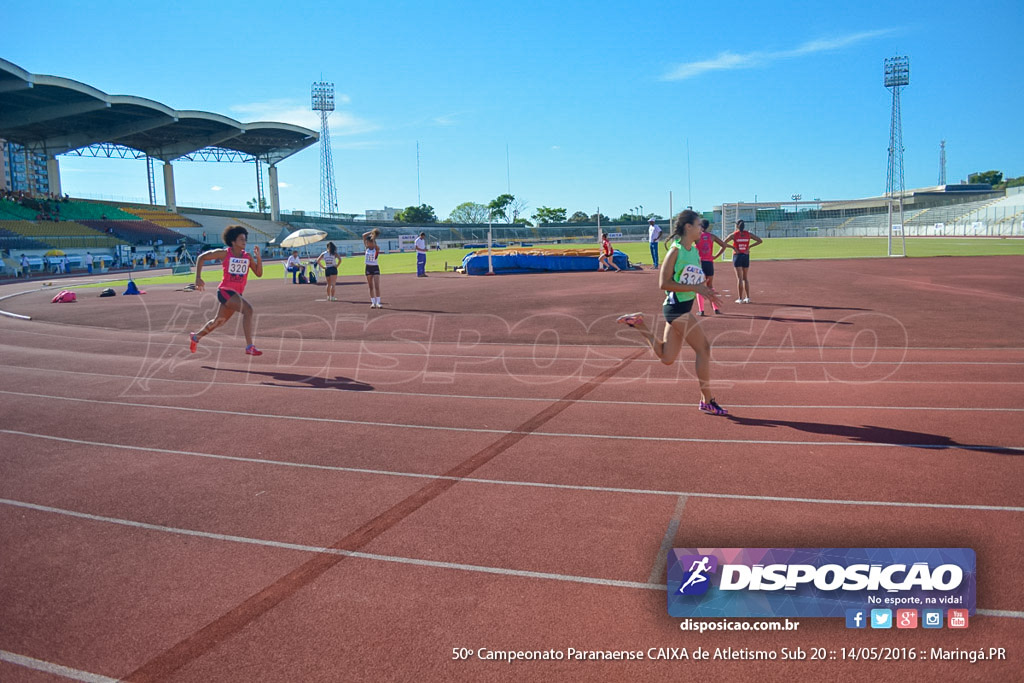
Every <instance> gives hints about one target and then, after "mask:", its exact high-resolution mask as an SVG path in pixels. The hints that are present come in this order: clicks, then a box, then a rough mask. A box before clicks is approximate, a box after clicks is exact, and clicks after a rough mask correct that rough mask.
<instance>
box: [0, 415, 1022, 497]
mask: <svg viewBox="0 0 1024 683" xmlns="http://www.w3.org/2000/svg"><path fill="white" fill-rule="evenodd" d="M0 434H13V435H15V436H24V437H28V438H35V439H45V440H47V441H58V442H62V443H72V444H76V445H79V446H96V447H98V448H111V449H117V450H128V451H138V452H141V453H159V454H163V455H182V456H186V457H190V458H209V459H211V460H227V461H231V462H242V463H252V464H257V465H271V466H275V467H295V468H299V469H312V470H324V471H327V472H350V473H352V474H369V475H377V476H384V477H405V478H410V479H446V480H451V481H456V482H465V483H468V484H488V485H493V486H523V487H528V488H541V489H555V490H564V491H589V492H593V493H624V494H629V495H640V496H673V497H681V498H709V499H720V500H753V501H771V502H776V503H810V504H815V505H863V506H867V507H903V508H929V509H939V510H981V511H995V512H1024V507H1014V506H1011V505H972V504H966V503H915V502H905V501H885V500H849V499H841V498H840V499H832V498H793V497H787V496H757V495H744V494H740V493H708V492H701V493H697V492H693V491H664V490H660V489H634V488H625V487H620V486H590V485H587V484H555V483H548V482H540V481H516V480H508V479H481V478H478V477H458V476H448V475H444V474H425V473H423V472H401V471H395V470H375V469H370V468H366V467H344V466H341V465H316V464H313V463H304V462H293V461H288V460H270V459H269V458H243V457H239V456H235V455H221V454H219V453H201V452H198V451H179V450H174V449H170V448H155V447H153V446H132V445H130V444H117V443H106V442H103V441H87V440H84V439H70V438H67V437H63V436H51V435H49V434H34V433H32V432H19V431H15V430H13V429H0Z"/></svg>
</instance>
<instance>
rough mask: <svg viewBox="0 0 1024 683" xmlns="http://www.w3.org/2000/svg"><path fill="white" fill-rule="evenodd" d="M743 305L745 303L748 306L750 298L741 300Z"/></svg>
mask: <svg viewBox="0 0 1024 683" xmlns="http://www.w3.org/2000/svg"><path fill="white" fill-rule="evenodd" d="M743 303H745V304H749V303H750V297H749V296H748V297H747V298H746V299H744V300H743Z"/></svg>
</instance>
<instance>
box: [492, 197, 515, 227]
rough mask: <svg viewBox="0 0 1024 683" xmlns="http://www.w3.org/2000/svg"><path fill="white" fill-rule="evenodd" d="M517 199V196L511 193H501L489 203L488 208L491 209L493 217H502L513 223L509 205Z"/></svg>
mask: <svg viewBox="0 0 1024 683" xmlns="http://www.w3.org/2000/svg"><path fill="white" fill-rule="evenodd" d="M515 200H516V198H515V196H514V195H511V194H499V195H498V196H497V197H495V198H494V199H492V200H491V201H490V203H489V204H488V205H487V208H488V209H490V211H491V218H492V219H495V218H500V219H502V220H504V221H505V222H507V223H511V222H512V221H511V220H510V219H509V205H510V204H512V202H514V201H515Z"/></svg>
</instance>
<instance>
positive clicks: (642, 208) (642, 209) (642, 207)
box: [640, 204, 644, 219]
mask: <svg viewBox="0 0 1024 683" xmlns="http://www.w3.org/2000/svg"><path fill="white" fill-rule="evenodd" d="M643 217H644V205H643V204H641V205H640V218H641V219H643Z"/></svg>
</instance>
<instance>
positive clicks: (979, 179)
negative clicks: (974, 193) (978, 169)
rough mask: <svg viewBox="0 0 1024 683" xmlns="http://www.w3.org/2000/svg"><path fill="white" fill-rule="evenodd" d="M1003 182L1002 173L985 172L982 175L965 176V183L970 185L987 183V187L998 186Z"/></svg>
mask: <svg viewBox="0 0 1024 683" xmlns="http://www.w3.org/2000/svg"><path fill="white" fill-rule="evenodd" d="M1002 181H1003V172H1002V171H985V172H984V173H972V174H970V175H969V176H967V182H969V183H971V184H972V185H973V184H975V183H988V184H989V185H998V184H999V183H1001V182H1002Z"/></svg>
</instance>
